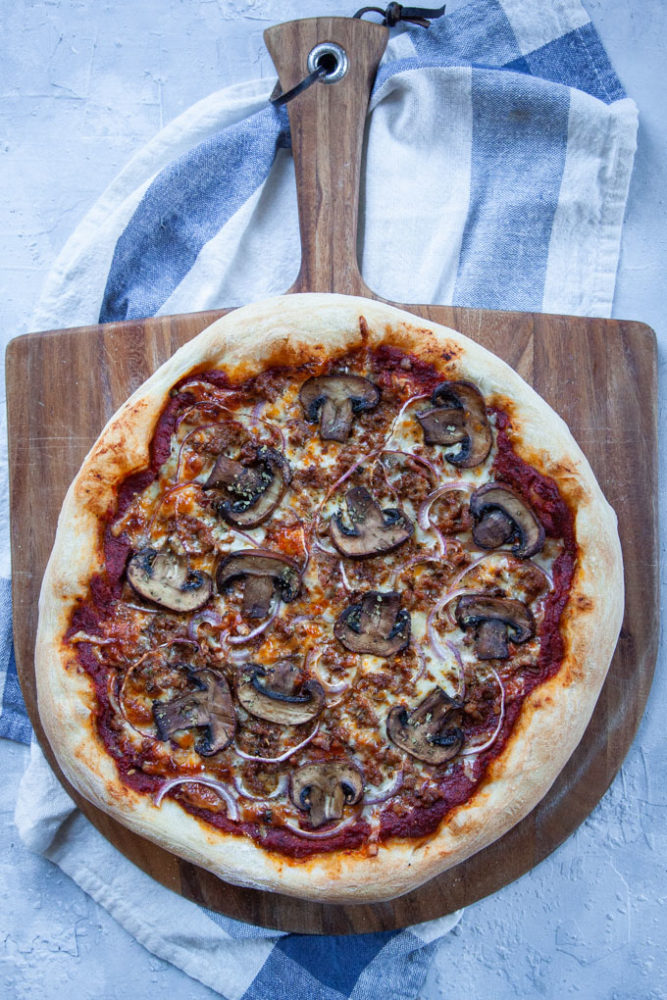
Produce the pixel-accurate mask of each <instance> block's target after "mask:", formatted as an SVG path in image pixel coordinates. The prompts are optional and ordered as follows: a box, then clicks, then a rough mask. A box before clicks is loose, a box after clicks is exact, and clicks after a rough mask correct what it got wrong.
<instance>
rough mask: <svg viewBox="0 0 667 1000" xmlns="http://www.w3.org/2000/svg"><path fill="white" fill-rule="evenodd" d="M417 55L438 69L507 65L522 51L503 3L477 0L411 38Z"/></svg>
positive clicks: (417, 32)
mask: <svg viewBox="0 0 667 1000" xmlns="http://www.w3.org/2000/svg"><path fill="white" fill-rule="evenodd" d="M411 37H412V40H413V42H414V46H415V49H416V51H417V55H418V56H419V58H420V60H422V61H424V62H434V63H435V64H437V65H438V66H468V65H470V63H474V64H476V63H487V64H488V65H492V66H504V65H505V63H507V62H509V61H510V60H511V59H516V58H517V57H518V56H519V55H521V52H520V50H519V46H518V44H517V40H516V37H515V35H514V32H513V31H512V26H511V24H510V22H509V21H508V19H507V16H506V14H505V11H504V10H503V9H502V7H501V6H500V4H499V3H497V2H495V0H493V2H489V0H473V2H472V3H468V4H466V5H465V7H461V8H459V10H455V11H454V12H453V13H452V14H447V15H446V16H445V17H443V18H440V19H439V20H437V21H433V22H432V23H431V25H430V27H429V28H428V30H426V31H415V32H413V33H412V35H411Z"/></svg>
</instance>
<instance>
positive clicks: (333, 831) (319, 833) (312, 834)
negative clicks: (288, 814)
mask: <svg viewBox="0 0 667 1000" xmlns="http://www.w3.org/2000/svg"><path fill="white" fill-rule="evenodd" d="M358 818H359V817H358V816H348V817H347V819H343V820H341V822H340V823H336V825H335V826H331V827H329V829H328V830H302V829H301V827H300V826H295V824H294V823H290V821H289V820H287V819H286V820H283V826H284V827H285V828H286V829H287V830H291V831H292V833H296V835H297V836H298V837H307V838H308V840H325V839H326V838H327V837H335V836H336V835H337V834H339V833H340V831H341V830H345V829H346V827H348V826H352V825H353V824H354V823H356V822H357V820H358Z"/></svg>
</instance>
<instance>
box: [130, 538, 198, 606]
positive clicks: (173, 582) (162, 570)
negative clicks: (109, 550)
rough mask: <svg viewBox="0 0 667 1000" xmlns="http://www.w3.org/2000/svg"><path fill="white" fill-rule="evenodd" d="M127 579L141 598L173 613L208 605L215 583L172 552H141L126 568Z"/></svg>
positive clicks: (136, 554)
mask: <svg viewBox="0 0 667 1000" xmlns="http://www.w3.org/2000/svg"><path fill="white" fill-rule="evenodd" d="M127 579H128V582H129V583H130V584H131V586H132V587H133V589H134V590H136V592H137V593H138V594H141V596H142V597H145V598H147V600H149V601H153V603H154V604H159V605H160V606H161V607H163V608H169V610H170V611H196V610H197V609H198V608H201V607H203V605H204V604H206V602H207V601H208V599H209V597H210V596H211V592H212V590H213V581H212V580H211V577H210V576H209V575H208V573H200V572H195V571H194V570H191V569H190V568H189V567H188V562H187V559H185V558H184V557H182V556H178V555H175V554H174V553H173V552H166V551H162V552H158V551H156V549H141V551H139V552H135V554H134V555H133V556H132V558H131V559H130V561H129V563H128V564H127Z"/></svg>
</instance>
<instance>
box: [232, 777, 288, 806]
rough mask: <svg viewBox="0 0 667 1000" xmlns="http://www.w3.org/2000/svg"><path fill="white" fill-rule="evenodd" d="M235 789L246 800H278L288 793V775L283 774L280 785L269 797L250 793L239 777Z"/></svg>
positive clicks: (235, 781)
mask: <svg viewBox="0 0 667 1000" xmlns="http://www.w3.org/2000/svg"><path fill="white" fill-rule="evenodd" d="M234 788H235V789H236V791H237V792H238V793H239V795H242V796H243V798H244V799H253V800H254V801H255V802H256V801H258V800H259V801H264V799H277V798H278V796H279V795H284V794H285V792H286V791H287V775H286V774H281V776H280V779H279V781H278V784H277V785H276V787H275V788H274V790H273V791H272V792H271V793H270V794H268V795H254V794H253V793H252V792H250V791H248V789H247V788H246V786H245V785H244V784H243V782H242V781H241V779H240V778H239V777H235V778H234Z"/></svg>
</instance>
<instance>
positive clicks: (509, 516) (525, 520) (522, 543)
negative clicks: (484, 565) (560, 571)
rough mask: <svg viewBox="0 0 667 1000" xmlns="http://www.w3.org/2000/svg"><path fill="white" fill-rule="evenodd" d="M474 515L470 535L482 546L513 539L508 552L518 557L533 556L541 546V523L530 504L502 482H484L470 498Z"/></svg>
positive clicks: (526, 557)
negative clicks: (513, 542)
mask: <svg viewBox="0 0 667 1000" xmlns="http://www.w3.org/2000/svg"><path fill="white" fill-rule="evenodd" d="M470 513H471V514H472V516H473V517H474V518H475V525H474V527H473V530H472V536H473V539H474V540H475V543H476V544H477V545H479V547H480V548H482V549H495V548H498V546H499V545H503V544H504V543H505V542H507V541H510V540H511V539H517V541H516V544H515V545H514V546H513V547H512V553H513V554H514V555H515V556H519V557H521V558H522V559H528V558H529V557H530V556H534V555H535V554H536V553H537V552H539V551H540V550H541V549H542V547H543V546H544V539H545V533H544V526H543V525H542V523H541V521H540V520H539V519H538V517H537V515H536V514H535V512H534V510H533V509H532V507H530V505H529V504H527V503H526V501H525V500H523V499H522V498H521V497H520V496H519V494H518V493H516V492H515V490H513V489H512V487H511V486H508V485H507V484H506V483H495V482H493V483H486V484H485V485H484V486H481V487H480V488H479V489H478V490H476V491H475V492H474V493H473V495H472V496H471V498H470Z"/></svg>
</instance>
